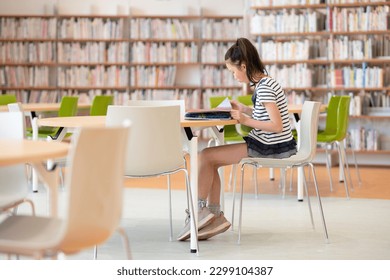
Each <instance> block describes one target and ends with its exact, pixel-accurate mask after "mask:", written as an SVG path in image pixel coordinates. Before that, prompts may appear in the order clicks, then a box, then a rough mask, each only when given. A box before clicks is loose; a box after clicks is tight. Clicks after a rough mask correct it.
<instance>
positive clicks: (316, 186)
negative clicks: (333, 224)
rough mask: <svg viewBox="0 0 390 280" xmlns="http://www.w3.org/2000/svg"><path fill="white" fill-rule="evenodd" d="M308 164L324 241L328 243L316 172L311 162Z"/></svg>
mask: <svg viewBox="0 0 390 280" xmlns="http://www.w3.org/2000/svg"><path fill="white" fill-rule="evenodd" d="M308 164H309V165H310V167H311V172H312V174H313V180H314V186H315V189H316V193H317V199H318V207H319V209H320V213H321V220H322V226H323V228H324V237H325V243H329V235H328V230H327V228H326V222H325V215H324V210H323V208H322V202H321V196H320V192H319V190H318V183H317V176H316V172H315V170H314V165H313V164H312V163H311V162H310V163H308Z"/></svg>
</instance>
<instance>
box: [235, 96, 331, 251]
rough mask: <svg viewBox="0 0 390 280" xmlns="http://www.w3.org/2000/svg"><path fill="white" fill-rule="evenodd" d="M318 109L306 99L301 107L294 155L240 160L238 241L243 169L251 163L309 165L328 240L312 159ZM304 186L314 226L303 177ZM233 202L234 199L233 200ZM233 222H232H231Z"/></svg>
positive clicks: (315, 103) (264, 165)
mask: <svg viewBox="0 0 390 280" xmlns="http://www.w3.org/2000/svg"><path fill="white" fill-rule="evenodd" d="M319 111H320V103H319V102H312V101H306V102H305V103H304V104H303V108H302V115H301V116H302V117H301V125H300V134H299V135H300V137H301V141H300V146H299V148H298V152H297V154H296V155H293V156H291V157H289V158H283V159H274V158H244V159H242V160H241V161H240V165H241V196H240V212H239V225H238V243H240V241H241V225H242V202H243V187H244V170H245V166H246V165H253V166H255V167H256V168H259V167H273V168H294V167H304V166H306V165H308V166H310V167H311V171H312V174H313V178H314V186H315V190H316V193H317V198H318V204H319V209H320V213H321V218H322V225H323V228H324V236H325V241H326V242H328V232H327V229H326V223H325V217H324V212H323V209H322V202H321V197H320V193H319V191H318V185H317V177H316V174H315V170H314V166H313V164H312V160H313V158H314V156H315V154H316V149H317V147H316V146H317V128H318V115H319ZM304 186H305V190H306V194H307V201H308V205H309V211H310V217H311V222H312V225H313V227H314V221H313V214H312V211H311V205H310V199H309V193H308V190H307V184H306V179H305V178H304ZM233 202H234V200H233ZM233 208H234V206H233ZM232 224H233V223H232Z"/></svg>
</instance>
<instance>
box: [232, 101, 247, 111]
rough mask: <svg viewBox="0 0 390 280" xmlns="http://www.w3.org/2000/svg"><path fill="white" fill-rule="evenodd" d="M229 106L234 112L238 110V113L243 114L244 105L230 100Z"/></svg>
mask: <svg viewBox="0 0 390 280" xmlns="http://www.w3.org/2000/svg"><path fill="white" fill-rule="evenodd" d="M230 104H231V105H232V108H233V109H234V110H238V111H240V112H244V110H245V107H246V106H245V105H244V104H242V103H240V102H238V101H237V100H230Z"/></svg>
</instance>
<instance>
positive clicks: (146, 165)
mask: <svg viewBox="0 0 390 280" xmlns="http://www.w3.org/2000/svg"><path fill="white" fill-rule="evenodd" d="M126 119H128V120H130V121H131V123H132V126H131V131H132V132H131V135H130V137H129V139H128V146H127V160H126V169H125V175H126V176H135V177H136V176H153V175H155V174H162V173H164V172H170V171H173V170H177V169H178V168H181V167H183V165H184V157H183V152H182V139H181V137H182V136H181V130H182V129H181V127H180V106H178V105H174V106H116V105H111V106H108V111H107V118H106V124H107V125H108V126H112V125H120V124H121V123H123V121H124V120H126Z"/></svg>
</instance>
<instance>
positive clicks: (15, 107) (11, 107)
mask: <svg viewBox="0 0 390 280" xmlns="http://www.w3.org/2000/svg"><path fill="white" fill-rule="evenodd" d="M7 106H8V111H9V112H22V113H23V115H24V111H23V107H22V103H20V102H16V103H9V104H8V105H7ZM23 133H24V138H26V118H25V117H23Z"/></svg>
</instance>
